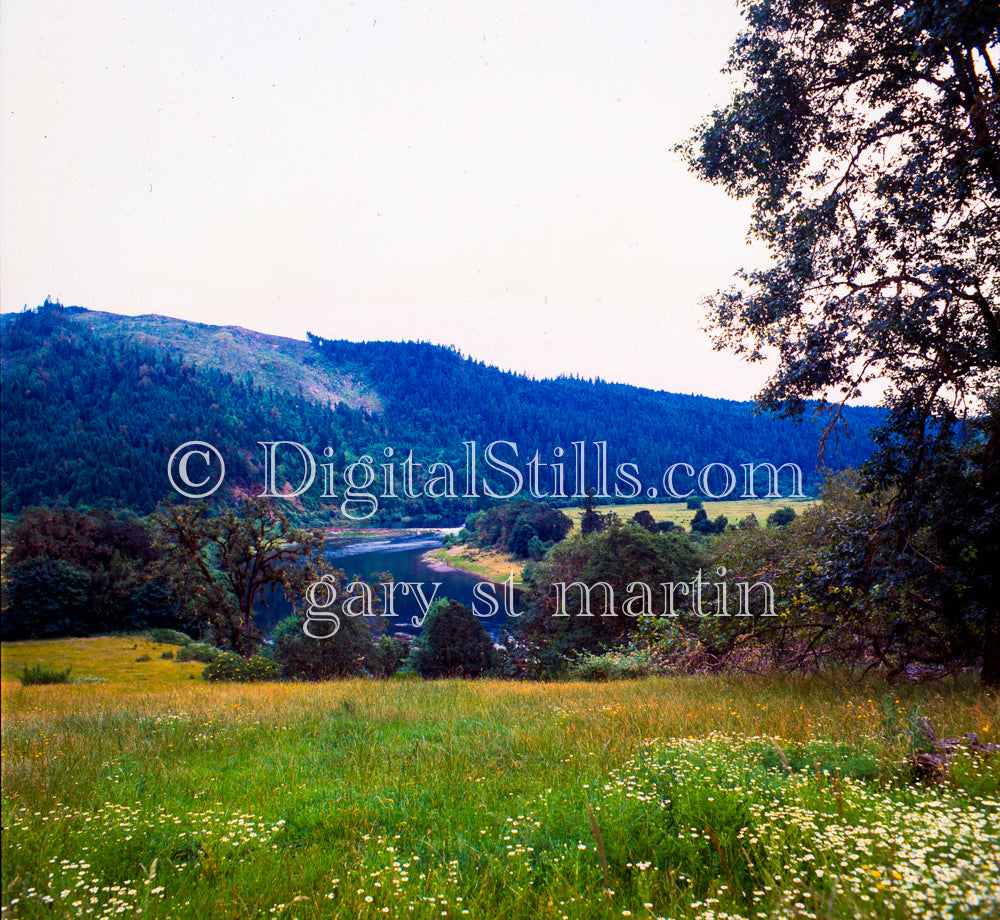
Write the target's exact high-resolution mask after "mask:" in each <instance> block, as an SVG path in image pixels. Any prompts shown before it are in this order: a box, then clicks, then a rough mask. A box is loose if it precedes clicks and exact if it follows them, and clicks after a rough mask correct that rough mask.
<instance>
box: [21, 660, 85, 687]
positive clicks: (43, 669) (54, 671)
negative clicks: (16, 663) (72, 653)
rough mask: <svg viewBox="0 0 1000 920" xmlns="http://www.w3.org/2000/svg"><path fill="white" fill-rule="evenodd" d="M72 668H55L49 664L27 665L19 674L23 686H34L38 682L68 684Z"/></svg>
mask: <svg viewBox="0 0 1000 920" xmlns="http://www.w3.org/2000/svg"><path fill="white" fill-rule="evenodd" d="M71 670H72V668H54V667H52V666H51V665H47V664H33V665H25V666H24V667H23V668H22V669H21V673H20V674H19V675H18V676H19V677H20V679H21V686H23V687H33V686H36V685H38V684H68V683H69V672H70V671H71Z"/></svg>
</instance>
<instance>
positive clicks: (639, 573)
mask: <svg viewBox="0 0 1000 920" xmlns="http://www.w3.org/2000/svg"><path fill="white" fill-rule="evenodd" d="M702 562H703V560H702V556H701V554H700V552H699V550H698V548H697V547H696V546H695V545H694V544H692V543H691V541H690V540H689V539H688V538H687V537H685V536H683V535H681V534H674V533H669V534H659V533H657V534H652V533H649V532H648V531H646V530H644V529H643V528H642V527H637V526H635V525H632V524H622V523H620V522H613V523H612V524H611V526H609V527H608V529H607V530H605V531H603V532H601V533H593V534H590V535H588V536H583V535H582V534H572V535H570V536H569V537H567V538H566V539H565V540H563V541H562V543H560V544H558V545H557V546H554V547H553V548H552V551H551V552H550V553H549V554H548V555H547V556H546V557H545V559H544V560H543V561H542V562H539V563H537V564H536V568H535V571H534V575H533V578H532V581H531V587H530V589H529V590H528V592H527V593H526V595H525V597H524V601H523V604H522V606H523V608H524V616H523V617H522V618H521V620H519V621H518V622H517V623H515V624H514V625H513V626H512V627H511V632H512V633H513V634H514V635H515V637H516V638H517V639H518V640H520V641H522V642H525V643H526V644H527V645H528V646H530V647H531V649H532V654H531V655H529V656H528V657H529V658H530V659H532V660H533V662H534V667H536V668H537V672H538V676H551V675H554V674H557V673H559V672H560V671H562V670H563V668H564V667H565V665H566V663H567V660H569V659H570V658H572V657H573V656H574V655H576V654H578V653H579V652H589V653H592V654H601V653H602V652H604V651H606V650H607V649H608V648H614V647H617V646H619V645H621V644H622V643H623V642H625V641H627V640H628V639H629V636H630V635H631V633H632V632H633V631H634V630H635V629H636V628H637V625H638V622H639V618H637V617H635V616H632V615H625V613H624V612H623V611H622V609H621V607H622V604H623V600H624V598H626V597H627V596H628V595H629V585H630V584H631V583H633V582H635V583H641V584H644V585H647V586H655V585H660V584H661V583H663V582H681V581H690V580H691V578H692V576H693V575H694V573H695V571H696V570H697V569H698V568H700V567H702ZM573 582H579V583H581V584H582V585H584V586H586V587H588V588H589V587H593V586H596V585H597V584H598V583H604V584H606V585H608V586H609V587H610V588H611V591H612V592H613V594H614V597H613V598H612V599H611V600H612V602H613V604H614V609H612V610H610V611H609V610H607V609H606V607H605V596H604V591H603V590H597V591H596V592H595V593H594V596H593V601H592V602H593V606H592V609H591V612H592V615H590V616H587V615H585V611H582V607H581V595H582V594H583V592H582V591H578V590H575V589H574V590H569V589H568V588H567V591H566V596H565V606H564V607H560V602H559V600H558V594H557V592H556V591H555V590H554V587H553V586H554V585H556V584H562V585H563V586H569V585H571V584H572V583H573ZM660 596H662V595H660ZM652 603H653V605H654V609H653V610H652V611H650V612H652V613H657V614H658V613H659V612H660V606H658V605H657V602H656V601H655V600H654V601H652ZM581 613H583V614H584V615H581Z"/></svg>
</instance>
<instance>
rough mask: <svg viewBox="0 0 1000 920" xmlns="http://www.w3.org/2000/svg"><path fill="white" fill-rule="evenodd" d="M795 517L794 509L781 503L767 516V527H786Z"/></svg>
mask: <svg viewBox="0 0 1000 920" xmlns="http://www.w3.org/2000/svg"><path fill="white" fill-rule="evenodd" d="M795 518H796V514H795V509H794V508H792V507H791V506H789V505H782V506H781V507H780V508H779V509H778V510H777V511H775V512H774V513H772V514H771V515H769V516H768V519H767V526H768V527H787V526H788V525H789V524H791V523H792V521H794V520H795Z"/></svg>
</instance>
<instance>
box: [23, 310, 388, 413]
mask: <svg viewBox="0 0 1000 920" xmlns="http://www.w3.org/2000/svg"><path fill="white" fill-rule="evenodd" d="M5 318H6V317H5ZM67 318H69V319H70V320H71V321H73V322H77V323H82V324H84V325H86V326H87V327H88V328H89V329H90V330H91V331H92V332H94V333H95V334H97V335H102V336H108V335H115V336H120V337H122V338H123V339H125V340H128V341H132V342H135V343H136V344H139V345H144V346H147V347H150V348H164V349H169V350H172V351H174V352H175V353H177V354H179V355H180V356H181V357H182V359H183V360H184V362H185V363H187V364H192V365H195V366H197V367H207V368H213V369H214V370H218V371H222V372H223V373H225V374H232V375H233V376H234V377H237V378H238V377H241V376H242V375H243V374H247V373H249V374H251V375H252V376H253V378H254V380H255V382H256V383H257V385H258V386H265V387H274V388H275V389H278V390H282V391H284V392H286V393H291V394H292V395H298V394H299V393H300V392H301V394H302V395H303V396H304V397H305V398H306V399H315V400H318V401H320V402H332V403H340V402H343V403H346V404H347V405H348V406H350V407H351V408H352V409H357V408H359V407H363V408H365V409H370V410H372V411H374V412H378V411H380V410H381V408H382V406H381V403H380V402H379V399H378V397H377V395H376V394H374V393H372V392H371V391H370V390H369V389H367V388H366V387H365V386H364V385H363V384H360V383H359V382H358V381H356V380H353V379H351V378H350V377H349V376H346V375H343V374H341V373H340V372H339V370H338V369H337V368H335V367H331V366H328V365H327V364H326V363H325V362H324V361H323V360H322V358H321V357H320V356H318V355H317V354H316V349H314V348H313V347H312V346H311V345H310V344H309V343H308V342H303V341H301V340H299V339H289V338H285V337H283V336H277V335H268V334H266V333H263V332H254V331H253V330H252V329H244V328H243V327H242V326H210V325H208V324H206V323H195V322H191V321H190V320H183V319H175V318H174V317H171V316H160V315H159V314H155V313H150V314H145V315H142V316H123V315H120V314H118V313H105V312H101V311H97V310H81V311H79V312H77V311H75V310H74V311H72V312H70V313H68V314H67Z"/></svg>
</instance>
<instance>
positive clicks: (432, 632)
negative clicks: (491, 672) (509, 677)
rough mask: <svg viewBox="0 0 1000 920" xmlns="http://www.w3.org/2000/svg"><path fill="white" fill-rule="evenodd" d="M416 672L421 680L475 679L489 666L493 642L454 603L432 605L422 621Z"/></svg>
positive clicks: (469, 613) (465, 610)
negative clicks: (445, 678) (425, 678)
mask: <svg viewBox="0 0 1000 920" xmlns="http://www.w3.org/2000/svg"><path fill="white" fill-rule="evenodd" d="M417 648H418V651H417V660H416V671H417V673H418V674H419V675H420V676H421V677H431V678H434V677H479V676H480V675H482V674H483V672H484V671H486V670H488V669H489V668H490V667H491V665H492V664H493V642H492V641H491V639H490V637H489V634H488V633H487V632H486V630H485V629H484V628H483V624H482V623H480V622H479V620H478V619H476V615H475V614H474V613H473V612H472V611H471V610H470V609H469V608H468V607H466V606H465V604H460V603H459V602H458V601H453V600H449V599H447V598H445V599H442V600H439V601H435V602H434V604H433V605H432V606H431V609H430V610H429V611H428V612H427V616H426V617H425V618H424V625H423V629H422V631H421V633H420V639H419V643H418V646H417Z"/></svg>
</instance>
